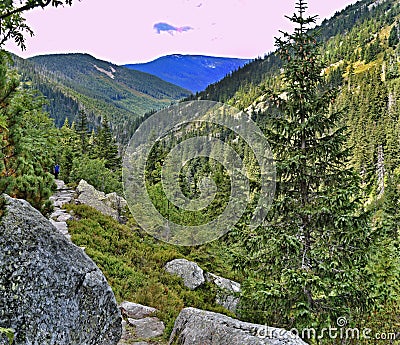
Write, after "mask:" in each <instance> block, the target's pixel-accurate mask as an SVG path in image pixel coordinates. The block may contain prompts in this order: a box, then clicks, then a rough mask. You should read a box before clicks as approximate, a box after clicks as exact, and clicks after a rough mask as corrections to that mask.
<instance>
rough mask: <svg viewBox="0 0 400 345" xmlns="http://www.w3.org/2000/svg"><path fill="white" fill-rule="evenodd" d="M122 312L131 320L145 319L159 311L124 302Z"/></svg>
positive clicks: (121, 307)
mask: <svg viewBox="0 0 400 345" xmlns="http://www.w3.org/2000/svg"><path fill="white" fill-rule="evenodd" d="M120 309H121V312H122V313H123V314H124V315H125V316H126V317H129V318H131V319H143V318H145V317H148V316H151V315H152V314H154V313H155V312H156V311H157V309H155V308H152V307H148V306H145V305H142V304H138V303H133V302H128V301H124V302H122V303H121V306H120Z"/></svg>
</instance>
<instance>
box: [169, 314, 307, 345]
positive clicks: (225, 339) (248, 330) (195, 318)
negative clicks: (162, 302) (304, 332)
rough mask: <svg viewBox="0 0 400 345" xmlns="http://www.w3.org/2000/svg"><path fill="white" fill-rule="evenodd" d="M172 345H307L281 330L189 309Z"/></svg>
mask: <svg viewBox="0 0 400 345" xmlns="http://www.w3.org/2000/svg"><path fill="white" fill-rule="evenodd" d="M169 344H170V345H172V344H173V345H244V344H245V345H264V344H268V345H307V344H306V343H305V342H304V341H302V340H301V339H300V338H298V337H295V336H294V335H293V334H292V333H290V332H288V331H285V330H283V329H280V328H272V327H266V326H262V325H256V324H252V323H247V322H242V321H239V320H235V319H232V318H230V317H227V316H225V315H222V314H217V313H212V312H209V311H204V310H199V309H195V308H185V309H183V310H182V311H181V313H180V314H179V316H178V318H177V319H176V321H175V325H174V329H173V330H172V333H171V337H170V339H169Z"/></svg>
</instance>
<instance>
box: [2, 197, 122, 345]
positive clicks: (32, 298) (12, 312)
mask: <svg viewBox="0 0 400 345" xmlns="http://www.w3.org/2000/svg"><path fill="white" fill-rule="evenodd" d="M5 200H6V210H5V214H4V215H3V217H2V219H1V221H0V327H4V328H13V329H14V330H15V341H14V345H22V344H24V345H53V344H54V345H55V344H57V345H67V344H68V345H114V344H117V343H118V340H119V339H120V337H121V331H122V330H121V316H120V312H119V309H118V306H117V303H116V301H115V297H114V294H113V292H112V290H111V288H110V286H109V285H108V284H107V281H106V279H105V277H104V275H103V274H102V273H101V271H100V270H99V268H98V267H97V266H96V265H95V264H94V262H93V261H92V260H91V259H90V258H89V257H88V256H87V255H86V254H85V253H84V252H83V251H82V249H80V248H79V247H77V246H75V245H74V244H72V243H71V242H70V241H68V240H67V239H66V238H65V237H64V236H63V235H62V234H61V233H60V232H58V231H57V230H56V229H55V228H54V227H53V226H52V225H51V223H50V222H49V221H48V220H47V219H46V218H44V217H43V216H42V215H41V214H40V213H39V212H38V211H37V210H35V209H33V208H32V207H31V206H30V204H29V203H28V202H26V201H24V200H16V199H12V198H10V197H8V196H5ZM0 339H1V338H0ZM0 344H2V345H3V344H6V343H4V341H3V342H2V340H0Z"/></svg>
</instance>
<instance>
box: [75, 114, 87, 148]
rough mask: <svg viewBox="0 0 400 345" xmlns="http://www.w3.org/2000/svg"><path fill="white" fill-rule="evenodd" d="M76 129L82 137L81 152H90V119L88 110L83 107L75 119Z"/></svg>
mask: <svg viewBox="0 0 400 345" xmlns="http://www.w3.org/2000/svg"><path fill="white" fill-rule="evenodd" d="M75 131H76V133H77V134H78V136H79V138H80V145H81V152H82V154H84V153H88V145H89V120H88V117H87V114H86V112H85V111H84V110H83V109H81V110H79V113H78V116H77V117H76V120H75Z"/></svg>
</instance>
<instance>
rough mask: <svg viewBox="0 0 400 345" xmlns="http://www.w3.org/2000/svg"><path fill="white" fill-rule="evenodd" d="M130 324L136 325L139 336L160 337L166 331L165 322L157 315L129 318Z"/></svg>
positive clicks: (136, 333)
mask: <svg viewBox="0 0 400 345" xmlns="http://www.w3.org/2000/svg"><path fill="white" fill-rule="evenodd" d="M128 324H129V325H130V326H133V327H134V330H135V335H136V336H137V337H138V338H143V339H151V338H156V337H160V336H162V335H163V333H164V329H165V326H164V323H163V322H162V321H160V320H159V319H158V318H156V317H145V318H144V319H139V320H135V319H128Z"/></svg>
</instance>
